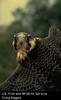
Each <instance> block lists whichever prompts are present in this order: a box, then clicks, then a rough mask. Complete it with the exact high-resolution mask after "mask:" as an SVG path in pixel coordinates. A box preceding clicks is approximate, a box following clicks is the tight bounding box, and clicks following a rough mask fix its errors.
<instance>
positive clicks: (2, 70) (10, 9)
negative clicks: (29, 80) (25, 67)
mask: <svg viewBox="0 0 61 100" xmlns="http://www.w3.org/2000/svg"><path fill="white" fill-rule="evenodd" d="M8 1H9V2H8ZM0 7H1V9H0V82H2V81H4V80H5V79H6V78H7V77H8V76H9V75H10V74H11V73H12V72H13V70H15V68H16V66H17V64H18V63H17V61H16V55H15V50H14V49H13V47H12V39H13V35H14V34H15V33H17V32H20V31H25V32H29V33H33V34H36V35H37V36H41V37H45V36H47V35H48V29H49V27H50V26H51V25H56V26H57V27H58V28H59V29H61V0H22V1H21V0H0Z"/></svg>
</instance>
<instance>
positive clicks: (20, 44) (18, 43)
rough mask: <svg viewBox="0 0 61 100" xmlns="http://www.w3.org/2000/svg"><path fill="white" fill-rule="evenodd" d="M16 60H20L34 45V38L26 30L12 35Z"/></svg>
mask: <svg viewBox="0 0 61 100" xmlns="http://www.w3.org/2000/svg"><path fill="white" fill-rule="evenodd" d="M12 44H13V47H14V48H15V50H16V58H17V61H19V62H22V61H23V60H25V58H26V57H27V55H28V53H30V52H31V50H33V49H34V48H35V46H36V38H34V37H33V36H32V35H31V34H28V33H26V32H19V33H17V34H16V35H14V37H13V42H12Z"/></svg>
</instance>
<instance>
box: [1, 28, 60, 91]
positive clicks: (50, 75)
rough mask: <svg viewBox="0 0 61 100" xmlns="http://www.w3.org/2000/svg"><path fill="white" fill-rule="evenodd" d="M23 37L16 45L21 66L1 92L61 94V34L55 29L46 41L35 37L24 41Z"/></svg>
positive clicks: (52, 29) (16, 41)
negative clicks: (53, 92)
mask: <svg viewBox="0 0 61 100" xmlns="http://www.w3.org/2000/svg"><path fill="white" fill-rule="evenodd" d="M20 34H21V33H18V34H16V35H15V38H16V40H15V39H14V42H13V45H14V47H15V49H16V54H17V60H18V61H19V66H18V67H17V69H16V70H15V72H13V74H12V75H11V76H10V77H9V78H8V79H7V80H6V81H5V82H3V83H2V84H1V85H0V90H6V91H9V90H10V91H13V90H14V91H53V90H55V91H60V89H61V32H60V31H59V30H58V29H57V28H55V27H51V28H50V29H49V34H48V37H45V38H37V37H32V36H30V35H28V34H25V33H24V34H25V35H24V37H21V35H20ZM22 35H23V34H22ZM18 37H19V38H18ZM22 56H23V57H22Z"/></svg>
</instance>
